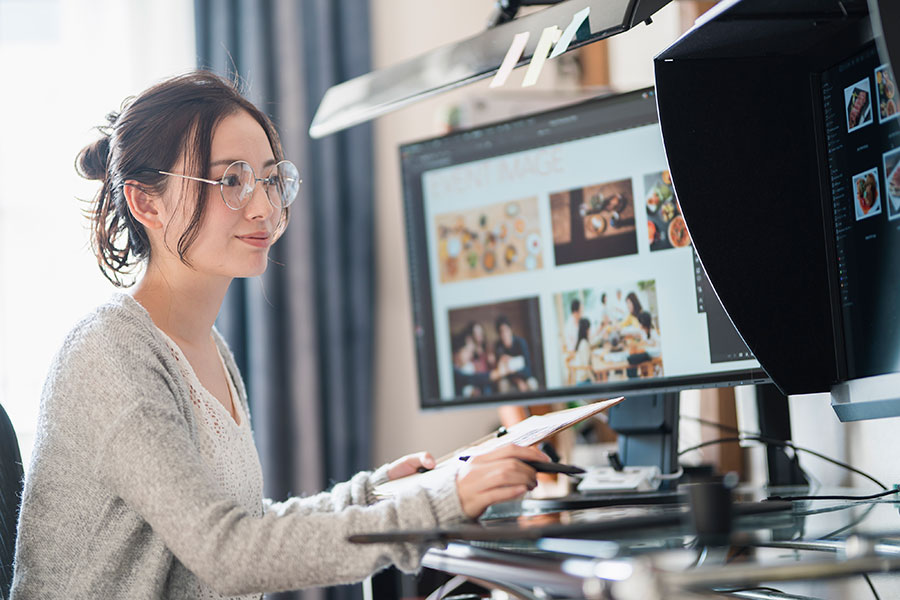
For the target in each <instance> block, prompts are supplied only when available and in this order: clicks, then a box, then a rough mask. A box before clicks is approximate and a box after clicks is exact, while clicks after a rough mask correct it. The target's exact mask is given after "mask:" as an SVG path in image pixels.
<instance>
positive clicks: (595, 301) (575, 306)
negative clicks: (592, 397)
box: [553, 280, 663, 386]
mask: <svg viewBox="0 0 900 600" xmlns="http://www.w3.org/2000/svg"><path fill="white" fill-rule="evenodd" d="M553 304H554V310H555V312H556V324H557V328H558V331H559V336H558V344H557V348H558V349H559V350H558V351H559V356H560V361H559V364H560V368H561V369H562V372H561V376H562V381H563V382H564V384H565V385H567V386H577V385H591V384H597V383H606V382H610V381H626V380H628V379H637V378H647V377H662V375H663V357H662V342H661V337H660V327H659V304H658V302H657V296H656V282H655V281H653V280H646V281H636V282H633V283H629V284H626V285H614V286H613V285H610V286H602V287H596V288H587V289H577V290H572V291H568V292H562V293H559V294H555V295H554V297H553Z"/></svg>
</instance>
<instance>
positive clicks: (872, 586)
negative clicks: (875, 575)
mask: <svg viewBox="0 0 900 600" xmlns="http://www.w3.org/2000/svg"><path fill="white" fill-rule="evenodd" d="M863 579H865V580H866V583H868V584H869V589H870V590H872V595H873V596H875V600H881V596H879V595H878V592H877V591H875V586H874V585H873V584H872V580H871V579H869V575H868V574H867V573H863Z"/></svg>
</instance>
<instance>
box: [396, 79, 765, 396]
mask: <svg viewBox="0 0 900 600" xmlns="http://www.w3.org/2000/svg"><path fill="white" fill-rule="evenodd" d="M400 154H401V163H402V170H403V191H404V205H405V213H406V225H407V238H408V248H409V268H410V281H411V288H412V305H413V317H414V321H415V323H414V325H415V329H414V331H415V342H416V358H417V365H418V375H419V389H420V401H421V406H422V408H426V409H429V408H441V407H450V406H459V405H470V404H476V403H510V402H531V403H537V402H547V401H554V400H566V399H573V400H574V399H580V398H597V397H601V396H613V395H619V394H625V393H632V394H650V393H658V392H665V391H675V390H681V389H685V388H698V387H705V386H722V385H736V384H742V383H757V382H764V381H768V377H767V375H766V374H765V373H764V372H763V371H762V370H761V369H760V367H759V363H758V362H757V361H756V360H755V359H754V358H753V356H752V355H751V353H750V351H749V349H748V348H747V346H746V345H745V344H744V342H743V341H742V339H741V337H740V336H739V335H738V334H737V332H736V330H735V329H734V327H733V326H732V324H731V322H730V321H729V319H728V317H727V315H726V313H725V311H724V310H723V309H722V306H721V304H720V303H719V301H718V299H717V298H716V295H715V293H714V292H713V290H712V288H711V287H710V285H709V281H708V280H707V278H706V276H705V274H704V271H703V268H702V267H701V265H700V263H699V262H698V260H697V258H696V255H695V253H694V249H693V247H692V244H691V238H690V234H689V233H688V230H687V228H686V227H685V222H684V219H683V218H682V216H681V212H680V207H679V204H678V201H677V199H676V198H675V194H674V191H673V187H672V181H671V178H670V177H669V172H668V170H667V165H666V156H665V152H664V150H663V145H662V140H661V135H660V130H659V125H658V123H657V112H656V100H655V97H654V91H653V90H652V89H645V90H640V91H636V92H632V93H627V94H622V95H616V96H609V97H603V98H598V99H594V100H590V101H587V102H583V103H580V104H577V105H574V106H569V107H566V108H562V109H558V110H553V111H549V112H544V113H541V114H534V115H530V116H527V117H523V118H518V119H514V120H510V121H506V122H503V123H496V124H491V125H488V126H485V127H479V128H476V129H471V130H468V131H462V132H457V133H453V134H450V135H447V136H443V137H439V138H434V139H430V140H425V141H420V142H416V143H411V144H407V145H404V146H402V147H401V149H400Z"/></svg>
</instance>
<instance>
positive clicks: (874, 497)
mask: <svg viewBox="0 0 900 600" xmlns="http://www.w3.org/2000/svg"><path fill="white" fill-rule="evenodd" d="M898 492H900V488H896V489H893V490H885V491H883V492H878V493H877V494H871V495H869V496H769V497H768V498H766V499H767V500H877V499H878V498H884V497H885V496H890V495H891V494H896V493H898Z"/></svg>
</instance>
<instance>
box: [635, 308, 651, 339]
mask: <svg viewBox="0 0 900 600" xmlns="http://www.w3.org/2000/svg"><path fill="white" fill-rule="evenodd" d="M637 320H638V323H640V324H641V327H643V328H644V331H646V332H647V335H650V330H652V329H653V316H652V315H651V314H650V313H648V312H647V311H644V312H642V313H641V314H639V315H638V318H637Z"/></svg>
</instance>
